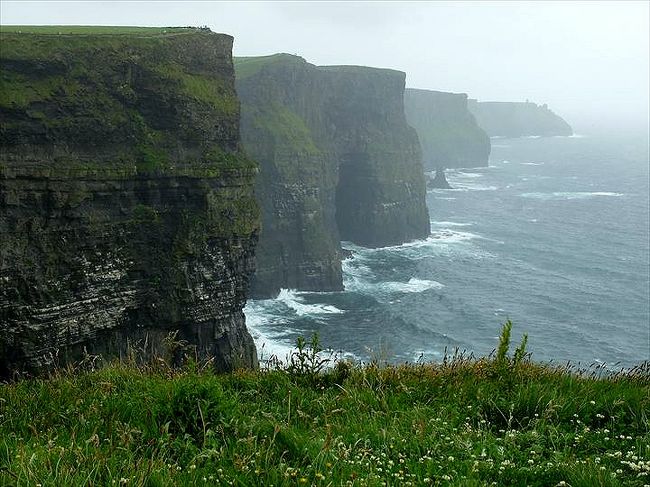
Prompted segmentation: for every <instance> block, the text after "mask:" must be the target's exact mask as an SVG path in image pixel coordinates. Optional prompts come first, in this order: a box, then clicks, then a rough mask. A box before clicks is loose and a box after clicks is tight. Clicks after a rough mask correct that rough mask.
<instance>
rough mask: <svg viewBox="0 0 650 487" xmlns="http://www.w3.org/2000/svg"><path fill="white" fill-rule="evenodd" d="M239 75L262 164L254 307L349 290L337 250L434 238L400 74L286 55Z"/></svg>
mask: <svg viewBox="0 0 650 487" xmlns="http://www.w3.org/2000/svg"><path fill="white" fill-rule="evenodd" d="M235 68H236V72H237V91H238V94H239V97H240V99H241V102H242V142H243V144H244V147H245V149H246V151H247V152H248V153H249V154H250V155H251V156H252V157H253V158H254V159H256V160H257V161H258V162H259V163H260V177H259V179H258V181H257V195H258V198H259V201H260V205H261V207H262V228H263V230H262V233H261V236H260V242H259V247H258V252H257V273H256V276H255V279H254V284H253V293H254V295H256V296H272V295H274V294H275V293H277V292H278V290H279V289H280V288H283V287H284V288H296V289H303V290H317V291H325V290H339V289H341V288H342V279H341V255H342V253H341V247H340V240H349V241H352V242H354V243H356V244H359V245H363V246H369V247H380V246H385V245H393V244H399V243H402V242H405V241H408V240H412V239H417V238H423V237H426V236H427V235H428V234H429V217H428V211H427V207H426V202H425V195H426V187H425V180H424V175H423V168H422V163H421V155H420V149H419V143H418V139H417V135H416V133H415V131H414V130H413V129H412V128H411V127H409V126H408V125H407V123H406V119H405V116H404V105H403V94H404V80H405V75H404V73H401V72H398V71H392V70H386V69H375V68H366V67H359V66H327V67H319V66H315V65H313V64H309V63H307V62H306V61H305V60H304V59H302V58H299V57H296V56H290V55H287V54H278V55H274V56H267V57H261V58H238V59H236V60H235Z"/></svg>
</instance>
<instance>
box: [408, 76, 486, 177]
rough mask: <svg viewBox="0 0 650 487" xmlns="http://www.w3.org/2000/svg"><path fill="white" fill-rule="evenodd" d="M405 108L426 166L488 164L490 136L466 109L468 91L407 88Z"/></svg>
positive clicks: (444, 166) (430, 167)
mask: <svg viewBox="0 0 650 487" xmlns="http://www.w3.org/2000/svg"><path fill="white" fill-rule="evenodd" d="M404 109H405V112H406V120H407V121H408V123H409V124H410V125H411V126H412V127H413V128H415V130H416V131H417V133H418V137H419V139H420V144H421V146H422V160H423V162H424V166H425V168H427V169H437V168H448V167H477V166H487V165H488V157H489V156H490V138H489V137H488V136H487V134H486V133H485V132H484V131H483V129H481V128H480V127H479V126H478V124H477V123H476V120H475V118H474V115H472V113H471V112H470V111H469V110H468V108H467V95H465V94H464V93H445V92H442V91H430V90H415V89H411V88H408V89H407V90H406V92H405V93H404Z"/></svg>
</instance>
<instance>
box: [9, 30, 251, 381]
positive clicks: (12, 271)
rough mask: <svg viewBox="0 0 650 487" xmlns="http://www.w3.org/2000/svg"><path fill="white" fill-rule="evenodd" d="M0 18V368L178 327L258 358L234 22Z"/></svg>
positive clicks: (57, 360)
mask: <svg viewBox="0 0 650 487" xmlns="http://www.w3.org/2000/svg"><path fill="white" fill-rule="evenodd" d="M21 30H22V32H21ZM57 30H59V32H56V31H57ZM27 31H29V32H30V33H26V32H27ZM61 31H62V32H61ZM0 35H1V42H2V49H1V50H0V63H1V69H2V75H1V76H2V78H1V82H2V86H1V89H0V118H1V120H2V123H1V127H0V148H1V152H0V235H2V238H1V239H0V283H1V285H0V318H1V319H0V375H7V374H10V373H13V372H16V371H23V370H24V371H39V370H44V369H47V368H49V367H51V366H53V365H55V364H64V363H66V362H68V361H70V360H73V359H76V358H79V357H80V356H82V355H83V354H84V353H89V354H106V355H118V354H123V353H125V352H126V351H127V349H128V348H129V347H141V348H143V349H144V352H145V353H149V352H156V351H159V349H160V348H161V347H162V342H163V341H164V339H165V337H166V336H167V335H168V334H169V332H171V331H176V330H177V331H178V335H177V339H179V340H186V341H187V342H188V343H189V344H190V345H192V346H194V347H195V348H196V352H197V355H198V356H199V357H205V356H214V358H215V364H216V367H217V368H218V369H231V368H233V367H235V366H238V365H242V366H246V365H248V366H252V365H255V364H256V361H257V359H256V352H255V347H254V344H253V342H252V339H251V337H250V335H249V334H248V332H247V331H246V327H245V324H244V316H243V312H242V307H243V305H244V303H245V296H246V288H247V285H248V283H247V281H248V275H249V274H250V273H251V272H252V269H253V264H254V257H253V255H254V246H255V242H256V238H257V232H258V222H259V215H258V212H259V210H258V207H257V204H256V202H255V198H254V194H253V184H254V177H255V173H256V171H257V169H256V165H255V163H253V162H252V161H251V160H249V159H248V158H247V157H246V156H244V155H243V153H242V152H241V151H240V146H239V103H238V100H237V97H236V93H235V87H234V72H233V66H232V54H231V49H232V38H231V37H230V36H227V35H223V34H215V33H212V32H210V31H209V30H207V29H137V28H70V29H66V28H61V29H57V28H43V29H38V28H23V29H20V28H12V29H10V30H7V29H3V31H2V33H1V34H0Z"/></svg>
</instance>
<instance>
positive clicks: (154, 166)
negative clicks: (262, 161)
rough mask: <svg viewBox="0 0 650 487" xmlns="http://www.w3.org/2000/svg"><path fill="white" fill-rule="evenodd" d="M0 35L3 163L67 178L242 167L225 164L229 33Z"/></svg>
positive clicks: (232, 142) (231, 136) (230, 135)
mask: <svg viewBox="0 0 650 487" xmlns="http://www.w3.org/2000/svg"><path fill="white" fill-rule="evenodd" d="M23 29H25V30H23ZM19 32H20V33H19ZM58 32H63V33H66V34H69V35H58ZM55 33H57V34H55ZM0 38H1V39H2V49H0V67H1V69H0V115H1V116H2V120H3V124H2V130H0V146H2V149H3V150H2V151H1V152H0V160H2V162H4V160H7V161H9V160H10V159H11V161H17V162H15V164H14V162H12V164H14V165H21V170H23V169H24V168H26V167H27V165H26V164H23V162H22V161H31V162H38V164H39V165H41V166H47V169H48V171H49V172H50V173H51V174H54V173H52V171H55V172H56V174H57V175H63V174H64V173H65V175H66V177H67V175H68V173H69V172H70V171H72V172H73V173H74V174H77V173H79V172H80V171H81V172H83V173H85V172H88V171H91V172H92V173H93V174H94V173H98V172H101V171H104V172H105V173H106V175H107V176H108V177H113V176H116V177H117V175H121V174H123V173H125V171H126V172H127V173H129V171H131V172H132V171H135V170H137V171H138V173H140V172H149V173H150V172H159V171H168V172H169V171H172V172H173V170H175V169H174V168H175V167H176V165H178V164H186V163H187V164H190V165H192V167H198V166H201V167H202V168H203V167H208V166H209V168H210V169H209V172H210V174H212V173H213V170H212V169H214V168H215V167H216V166H223V167H226V166H227V167H228V168H229V169H230V168H233V167H234V168H237V167H243V166H242V165H241V164H240V163H241V162H242V161H239V160H235V159H236V158H234V157H231V153H233V152H234V151H235V146H236V144H237V143H238V142H237V140H238V128H237V120H238V117H239V101H238V99H237V96H236V93H235V90H234V83H233V81H234V80H233V73H232V65H231V49H232V38H231V37H230V36H227V35H223V34H217V33H212V32H211V31H210V30H209V29H203V28H184V27H179V28H171V29H170V28H163V27H156V28H149V27H89V26H68V27H62V26H61V27H60V26H37V27H23V26H4V27H3V28H2V31H1V32H0ZM215 127H219V130H215ZM244 165H245V166H246V167H248V166H249V164H244ZM69 170H70V171H69ZM129 174H130V173H129Z"/></svg>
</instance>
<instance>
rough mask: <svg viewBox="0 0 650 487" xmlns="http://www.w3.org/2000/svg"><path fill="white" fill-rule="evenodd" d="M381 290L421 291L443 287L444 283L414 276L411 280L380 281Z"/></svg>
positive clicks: (399, 291) (395, 291)
mask: <svg viewBox="0 0 650 487" xmlns="http://www.w3.org/2000/svg"><path fill="white" fill-rule="evenodd" d="M377 286H378V287H379V288H380V290H386V291H389V292H394V293H421V292H423V291H428V290H429V289H442V288H443V287H445V285H444V284H441V283H439V282H438V281H429V280H426V279H417V278H415V277H412V278H411V279H409V282H390V281H389V282H378V283H377Z"/></svg>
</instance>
